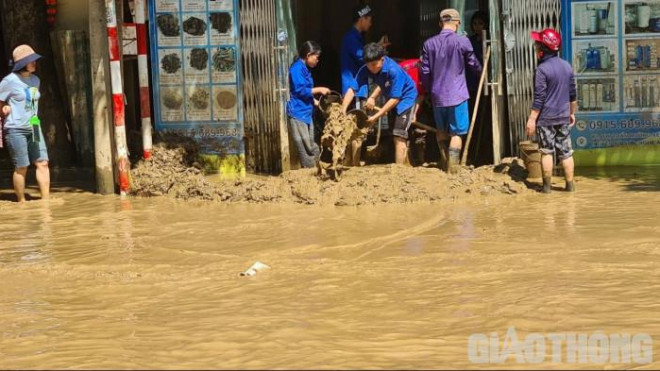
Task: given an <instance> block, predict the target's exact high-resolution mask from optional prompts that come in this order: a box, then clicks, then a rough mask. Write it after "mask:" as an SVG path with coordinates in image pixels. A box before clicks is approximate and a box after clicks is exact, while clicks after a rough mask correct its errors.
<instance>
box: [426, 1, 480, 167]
mask: <svg viewBox="0 0 660 371" xmlns="http://www.w3.org/2000/svg"><path fill="white" fill-rule="evenodd" d="M440 19H441V22H442V31H441V32H440V33H439V34H438V35H436V36H433V37H431V38H430V39H428V40H426V42H425V43H424V46H423V48H422V68H421V80H422V87H423V88H424V91H425V92H426V93H427V94H429V95H430V96H431V101H432V102H433V115H434V117H435V122H436V126H437V128H438V133H437V135H436V139H437V141H438V145H439V146H440V155H441V167H442V168H443V169H446V170H448V171H450V172H452V173H454V172H456V171H457V170H458V163H459V158H460V153H461V148H462V147H463V139H462V138H461V135H465V134H467V132H468V129H469V126H470V114H469V112H468V99H469V98H470V95H469V94H468V89H467V84H466V80H465V68H466V66H467V67H468V68H470V69H471V70H473V71H474V72H475V73H478V74H480V73H481V63H479V60H477V57H476V56H475V54H474V51H473V50H472V45H471V44H470V40H468V38H467V37H465V36H460V35H458V34H457V33H456V31H457V30H458V28H459V26H460V24H461V18H460V15H459V14H458V11H457V10H455V9H445V10H443V11H442V12H440Z"/></svg>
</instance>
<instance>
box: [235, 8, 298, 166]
mask: <svg viewBox="0 0 660 371" xmlns="http://www.w3.org/2000/svg"><path fill="white" fill-rule="evenodd" d="M279 10H280V9H279V8H278V4H276V0H241V1H240V16H241V45H242V49H243V53H242V54H243V89H244V90H243V94H244V100H245V104H244V107H245V114H244V117H245V148H246V166H247V169H248V170H249V171H253V172H263V173H279V172H281V171H283V170H288V169H289V147H288V142H289V140H288V130H287V126H286V114H285V113H284V103H283V102H286V95H287V89H286V81H287V78H288V77H287V76H286V72H287V71H288V70H287V68H286V67H287V66H288V59H289V58H286V57H285V56H284V55H283V52H284V53H286V52H288V46H287V45H285V41H286V38H285V39H282V36H281V33H280V37H279V39H278V11H279Z"/></svg>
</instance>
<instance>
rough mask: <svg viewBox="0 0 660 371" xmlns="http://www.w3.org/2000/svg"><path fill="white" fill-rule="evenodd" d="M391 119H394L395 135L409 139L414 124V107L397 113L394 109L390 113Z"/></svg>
mask: <svg viewBox="0 0 660 371" xmlns="http://www.w3.org/2000/svg"><path fill="white" fill-rule="evenodd" d="M390 119H392V120H394V125H393V129H392V134H393V135H394V136H395V137H399V138H403V139H408V137H409V136H410V126H411V124H412V108H410V109H409V110H407V111H405V112H401V114H400V115H397V114H396V113H395V112H394V111H392V114H391V115H390Z"/></svg>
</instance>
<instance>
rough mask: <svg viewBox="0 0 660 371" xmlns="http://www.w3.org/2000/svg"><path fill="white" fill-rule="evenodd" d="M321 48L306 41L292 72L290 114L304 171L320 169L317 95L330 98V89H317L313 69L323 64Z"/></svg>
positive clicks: (290, 123)
mask: <svg viewBox="0 0 660 371" xmlns="http://www.w3.org/2000/svg"><path fill="white" fill-rule="evenodd" d="M320 56H321V47H320V46H319V44H317V43H316V42H315V41H305V42H304V43H303V45H302V47H301V48H300V51H299V53H298V56H297V57H296V60H295V61H294V62H293V64H291V67H290V68H289V91H290V94H289V101H288V102H287V105H286V113H287V115H288V117H289V131H290V132H291V137H292V138H293V141H294V144H295V146H296V149H297V150H298V156H299V157H300V165H301V166H302V167H304V168H309V167H314V166H316V161H318V158H319V155H320V150H319V147H318V145H317V144H316V142H314V125H313V122H312V114H313V112H314V106H318V104H319V102H318V100H316V99H315V98H314V95H317V94H322V95H326V94H328V93H329V92H330V89H328V88H326V87H314V79H313V78H312V72H311V71H310V69H311V68H314V67H316V66H317V65H318V64H319V58H320Z"/></svg>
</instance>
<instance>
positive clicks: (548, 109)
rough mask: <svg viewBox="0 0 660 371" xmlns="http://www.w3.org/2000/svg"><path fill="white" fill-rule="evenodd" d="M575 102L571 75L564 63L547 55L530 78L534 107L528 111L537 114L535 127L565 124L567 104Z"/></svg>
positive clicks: (575, 90)
mask: <svg viewBox="0 0 660 371" xmlns="http://www.w3.org/2000/svg"><path fill="white" fill-rule="evenodd" d="M576 99H577V88H576V87H575V74H574V73H573V68H572V67H571V65H570V64H569V63H568V62H566V61H565V60H563V59H561V58H559V57H558V56H556V55H548V56H545V57H543V58H542V59H541V60H540V61H539V65H538V67H537V68H536V76H534V103H533V104H532V109H535V110H538V111H540V113H539V117H538V119H537V120H536V124H537V125H538V126H553V125H562V124H568V122H569V120H568V119H569V116H570V114H571V108H570V107H571V102H575V101H576Z"/></svg>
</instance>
